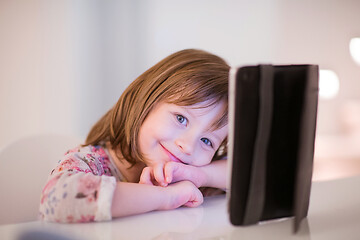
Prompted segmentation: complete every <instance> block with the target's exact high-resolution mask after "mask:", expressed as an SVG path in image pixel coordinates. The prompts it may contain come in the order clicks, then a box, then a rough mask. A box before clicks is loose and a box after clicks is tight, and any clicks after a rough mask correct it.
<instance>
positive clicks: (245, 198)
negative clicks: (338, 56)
mask: <svg viewBox="0 0 360 240" xmlns="http://www.w3.org/2000/svg"><path fill="white" fill-rule="evenodd" d="M229 86H230V87H229V88H230V89H229V90H230V93H229V94H230V98H229V99H230V100H229V101H230V113H229V127H230V133H229V153H228V157H229V164H230V170H231V171H230V172H231V174H230V195H229V202H228V207H229V215H230V221H231V223H232V224H233V225H250V224H255V223H258V222H259V221H264V220H270V219H277V218H283V217H291V216H294V217H295V218H294V230H295V232H296V231H297V229H298V227H299V224H300V222H301V220H302V219H303V218H305V217H306V216H307V212H308V208H309V198H310V187H311V178H312V169H313V156H314V142H315V130H316V116H317V103H318V66H317V65H279V66H276V65H257V66H247V67H240V68H235V69H232V70H231V73H230V84H229Z"/></svg>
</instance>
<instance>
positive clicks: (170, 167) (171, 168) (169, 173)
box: [164, 162, 178, 184]
mask: <svg viewBox="0 0 360 240" xmlns="http://www.w3.org/2000/svg"><path fill="white" fill-rule="evenodd" d="M177 168H178V165H177V164H173V162H169V163H166V165H165V167H164V176H165V181H166V183H168V184H169V183H172V182H173V180H174V172H175V171H176V170H177Z"/></svg>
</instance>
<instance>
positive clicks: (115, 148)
mask: <svg viewBox="0 0 360 240" xmlns="http://www.w3.org/2000/svg"><path fill="white" fill-rule="evenodd" d="M228 72H229V66H228V65H227V64H226V63H225V61H224V60H222V59H221V58H219V57H217V56H215V55H213V54H210V53H207V52H205V51H201V50H194V49H188V50H182V51H179V52H176V53H174V54H172V55H170V56H168V57H167V58H165V59H163V60H162V61H160V62H159V63H157V64H156V65H154V66H153V67H151V68H150V69H148V70H147V71H146V72H145V73H143V74H142V75H141V76H139V77H138V78H137V79H136V80H135V81H134V82H132V83H131V84H130V86H129V87H128V88H127V89H126V90H125V91H124V93H123V94H122V95H121V97H120V99H119V100H118V102H117V103H116V104H115V106H113V107H112V108H111V109H110V110H109V111H108V112H107V113H106V114H105V115H104V116H103V117H102V118H101V119H100V120H99V121H98V122H97V123H96V124H95V125H94V126H93V128H92V129H91V131H90V133H89V135H88V136H87V139H86V142H85V144H84V145H83V146H80V147H77V148H75V149H73V150H71V151H69V152H67V153H66V154H65V156H64V157H63V159H62V160H60V161H59V164H58V165H57V167H56V168H55V169H54V170H53V171H52V173H51V175H50V177H49V180H48V182H47V184H46V185H45V187H44V189H43V192H42V196H41V203H40V216H41V218H42V219H44V220H47V221H56V222H84V221H85V222H86V221H102V220H109V219H111V218H112V217H121V216H127V215H133V214H138V213H145V212H149V211H153V210H166V209H175V208H178V207H180V206H188V207H196V206H199V205H200V204H201V203H202V202H203V195H202V193H201V191H200V190H199V188H200V187H212V188H218V189H225V186H226V184H225V180H226V176H225V172H226V160H224V156H226V143H227V111H228V110H227V108H228V106H227V104H228ZM213 160H214V161H213ZM215 160H216V161H215Z"/></svg>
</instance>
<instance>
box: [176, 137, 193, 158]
mask: <svg viewBox="0 0 360 240" xmlns="http://www.w3.org/2000/svg"><path fill="white" fill-rule="evenodd" d="M175 144H176V146H178V148H180V150H181V151H182V152H183V153H185V154H187V155H191V154H192V153H193V152H194V150H195V145H196V138H195V137H194V136H191V134H184V135H182V136H179V137H178V138H176V139H175Z"/></svg>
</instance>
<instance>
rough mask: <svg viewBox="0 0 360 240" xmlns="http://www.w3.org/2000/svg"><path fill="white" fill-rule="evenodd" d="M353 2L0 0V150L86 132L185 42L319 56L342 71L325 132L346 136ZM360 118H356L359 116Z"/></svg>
mask: <svg viewBox="0 0 360 240" xmlns="http://www.w3.org/2000/svg"><path fill="white" fill-rule="evenodd" d="M359 10H360V1H356V0H353V1H351V0H317V1H310V0H304V1H288V0H277V1H268V0H254V1H250V0H249V1H245V0H243V1H239V0H197V1H193V0H181V1H166V0H152V1H140V0H122V1H115V0H104V1H100V0H98V1H97V0H77V1H73V0H58V1H56V0H0V36H1V37H0V112H1V115H0V116H1V117H0V132H1V134H0V148H1V147H2V146H3V145H5V144H7V143H8V142H11V141H14V140H16V139H18V138H20V137H22V136H25V135H30V134H36V133H49V132H50V133H61V134H74V135H78V136H81V137H85V136H86V133H87V131H88V130H89V128H90V127H91V125H92V124H93V123H94V122H95V121H96V120H97V119H98V118H99V117H100V116H101V115H102V114H103V113H104V112H105V111H106V110H107V109H108V108H109V107H111V106H112V105H113V104H114V103H115V101H116V100H117V98H118V97H119V95H120V94H121V92H122V91H123V90H124V89H125V87H126V86H127V85H128V84H129V83H130V82H131V81H132V80H133V79H134V78H135V77H136V76H138V75H139V74H141V73H142V72H143V71H144V70H146V68H148V67H150V66H151V65H153V64H154V63H156V62H157V61H158V60H160V59H161V58H163V57H165V56H166V55H168V54H170V53H172V52H174V51H177V50H180V49H182V48H202V49H205V50H208V51H211V52H213V53H216V54H219V55H220V56H222V57H224V58H225V59H226V60H227V61H228V62H229V63H230V64H231V65H236V66H237V65H243V64H257V63H316V64H319V65H320V67H321V68H330V69H333V70H335V71H336V72H337V74H338V75H339V77H340V80H341V88H340V93H339V95H338V97H337V98H336V99H334V100H330V101H323V100H321V102H320V105H319V118H318V120H319V121H318V130H319V133H320V134H340V133H341V130H342V127H341V114H339V112H341V109H342V105H343V104H344V103H345V102H346V101H347V100H350V99H360V93H359V92H360V91H359V90H360V81H359V77H360V66H357V65H356V64H355V63H354V62H353V61H352V59H351V58H350V54H349V52H348V43H349V40H350V38H351V37H354V36H360V29H359V27H358V23H359V22H360V14H358V13H359V12H360V11H359ZM359 124H360V123H359Z"/></svg>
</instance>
